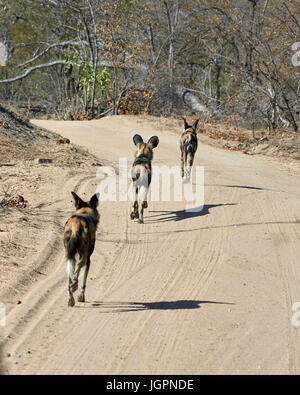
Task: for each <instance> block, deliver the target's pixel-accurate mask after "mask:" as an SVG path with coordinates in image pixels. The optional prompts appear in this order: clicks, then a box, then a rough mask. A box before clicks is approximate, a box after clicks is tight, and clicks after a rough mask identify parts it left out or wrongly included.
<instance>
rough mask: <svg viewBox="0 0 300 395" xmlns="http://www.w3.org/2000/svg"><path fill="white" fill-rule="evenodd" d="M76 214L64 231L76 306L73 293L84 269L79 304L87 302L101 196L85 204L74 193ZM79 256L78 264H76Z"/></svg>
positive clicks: (70, 291) (69, 275) (72, 298)
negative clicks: (87, 280)
mask: <svg viewBox="0 0 300 395" xmlns="http://www.w3.org/2000/svg"><path fill="white" fill-rule="evenodd" d="M72 195H73V199H74V202H75V207H76V213H75V214H74V215H72V217H70V218H69V219H68V221H67V222H66V224H65V230H64V246H65V250H66V259H67V273H68V277H69V303H68V305H69V306H70V307H73V306H74V305H75V300H74V296H73V293H74V292H75V291H76V290H77V289H78V277H79V274H80V270H81V268H83V267H84V272H83V276H82V281H81V285H80V294H79V296H78V302H85V287H86V279H87V276H88V272H89V268H90V263H91V260H90V258H91V255H92V253H93V251H94V247H95V239H96V230H97V226H98V223H99V218H100V215H99V213H98V211H97V206H98V202H99V200H98V199H99V194H95V195H94V196H93V197H92V198H91V200H90V201H89V202H84V201H83V200H81V199H80V197H79V196H77V195H76V193H75V192H72ZM76 256H78V259H79V260H78V262H76V259H75V258H76Z"/></svg>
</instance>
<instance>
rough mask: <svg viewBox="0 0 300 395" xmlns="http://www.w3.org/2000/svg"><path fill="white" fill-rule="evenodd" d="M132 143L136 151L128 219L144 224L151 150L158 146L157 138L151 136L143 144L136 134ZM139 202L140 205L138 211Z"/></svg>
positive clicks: (149, 178) (150, 171)
mask: <svg viewBox="0 0 300 395" xmlns="http://www.w3.org/2000/svg"><path fill="white" fill-rule="evenodd" d="M133 143H134V145H135V146H136V147H137V151H136V154H135V161H134V162H133V165H132V169H131V177H132V181H133V200H134V203H133V206H132V210H131V214H130V218H131V219H135V218H136V219H138V222H139V223H140V224H142V223H143V222H144V209H145V208H147V207H148V203H147V194H148V189H149V186H150V183H151V175H152V167H151V161H152V159H153V149H154V148H155V147H157V146H158V143H159V139H158V137H157V136H152V137H151V138H150V139H149V141H148V142H147V143H144V141H143V139H142V137H141V136H140V135H139V134H136V135H135V136H134V137H133ZM139 201H140V204H141V209H140V211H139V203H138V202H139Z"/></svg>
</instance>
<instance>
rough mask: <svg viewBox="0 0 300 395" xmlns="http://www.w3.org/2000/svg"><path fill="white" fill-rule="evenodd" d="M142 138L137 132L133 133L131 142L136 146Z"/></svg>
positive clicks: (138, 145) (141, 142) (141, 141)
mask: <svg viewBox="0 0 300 395" xmlns="http://www.w3.org/2000/svg"><path fill="white" fill-rule="evenodd" d="M143 142H144V140H143V138H142V137H141V136H140V135H139V134H135V135H134V136H133V144H134V145H136V146H137V147H138V148H139V147H140V145H141V144H143Z"/></svg>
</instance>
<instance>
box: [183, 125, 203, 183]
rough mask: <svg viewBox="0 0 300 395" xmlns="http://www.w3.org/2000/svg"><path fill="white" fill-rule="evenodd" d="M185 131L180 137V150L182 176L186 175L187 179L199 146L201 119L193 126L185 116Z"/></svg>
mask: <svg viewBox="0 0 300 395" xmlns="http://www.w3.org/2000/svg"><path fill="white" fill-rule="evenodd" d="M183 120H184V132H183V133H182V135H181V138H180V150H181V177H184V176H186V179H187V180H189V179H190V175H191V167H192V166H193V162H194V158H195V153H196V151H197V148H198V139H197V126H198V122H199V120H198V119H197V121H195V122H194V124H193V126H190V125H189V124H188V123H187V121H186V119H185V118H184V119H183Z"/></svg>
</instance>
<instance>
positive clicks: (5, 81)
mask: <svg viewBox="0 0 300 395" xmlns="http://www.w3.org/2000/svg"><path fill="white" fill-rule="evenodd" d="M58 64H64V61H63V60H55V61H53V62H49V63H45V64H38V65H36V66H32V67H30V68H29V69H27V70H26V71H25V72H24V73H23V74H21V75H19V76H17V77H12V78H8V79H6V80H0V84H6V83H11V82H15V81H19V80H22V79H23V78H25V77H27V76H28V75H29V74H31V73H32V72H33V71H35V70H38V69H45V68H46V67H52V66H56V65H58Z"/></svg>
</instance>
